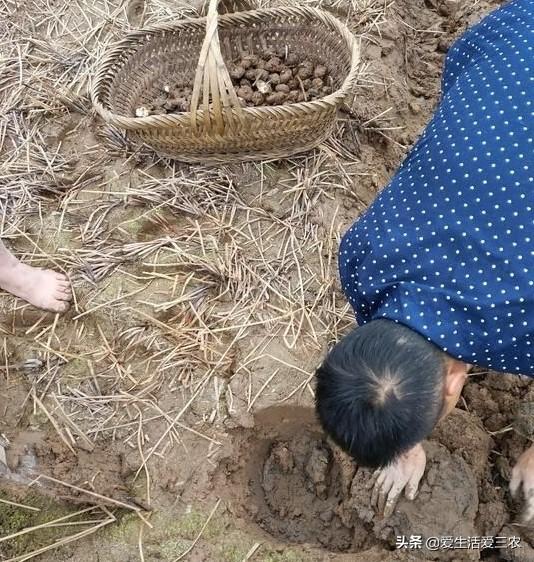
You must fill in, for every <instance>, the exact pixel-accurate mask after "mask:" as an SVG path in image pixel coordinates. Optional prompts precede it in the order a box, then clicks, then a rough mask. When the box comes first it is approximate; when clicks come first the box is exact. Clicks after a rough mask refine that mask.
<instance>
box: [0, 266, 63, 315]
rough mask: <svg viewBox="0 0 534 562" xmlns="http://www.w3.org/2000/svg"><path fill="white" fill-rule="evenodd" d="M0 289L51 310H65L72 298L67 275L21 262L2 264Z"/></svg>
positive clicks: (0, 268) (0, 267)
mask: <svg viewBox="0 0 534 562" xmlns="http://www.w3.org/2000/svg"><path fill="white" fill-rule="evenodd" d="M0 289H3V290H4V291H7V292H8V293H11V294H12V295H15V296H16V297H19V298H21V299H24V300H25V301H27V302H29V303H30V304H33V305H34V306H37V307H38V308H42V309H44V310H49V311H51V312H65V311H66V310H67V309H68V308H69V303H70V300H71V299H72V291H71V289H70V283H69V280H68V279H67V277H66V276H65V275H63V274H62V273H57V272H55V271H51V270H49V269H38V268H36V267H30V266H29V265H25V264H23V263H20V262H16V263H14V264H10V265H5V266H4V265H2V266H0Z"/></svg>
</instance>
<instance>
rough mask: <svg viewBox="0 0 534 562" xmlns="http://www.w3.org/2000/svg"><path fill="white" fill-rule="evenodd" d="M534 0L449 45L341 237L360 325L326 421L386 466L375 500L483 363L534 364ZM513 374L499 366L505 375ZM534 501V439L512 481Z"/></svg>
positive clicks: (337, 436)
mask: <svg viewBox="0 0 534 562" xmlns="http://www.w3.org/2000/svg"><path fill="white" fill-rule="evenodd" d="M533 24H534V0H514V1H512V2H510V3H508V4H506V5H505V6H504V7H502V8H500V9H498V10H496V11H495V12H493V13H491V14H490V15H489V16H487V17H486V18H485V19H484V20H482V22H480V23H479V24H478V25H476V26H474V27H472V28H471V29H469V30H468V31H467V32H466V33H465V34H464V35H463V36H462V37H461V38H460V39H459V40H458V41H457V42H456V43H455V44H454V45H453V46H452V48H451V49H450V51H449V53H448V55H447V58H446V62H445V68H444V74H443V78H442V97H441V100H440V103H439V106H438V107H437V109H436V112H435V114H434V116H433V118H432V119H431V121H430V123H429V124H428V126H427V127H426V129H425V131H424V132H423V134H422V136H421V137H420V139H419V140H418V141H417V143H416V144H415V145H414V147H413V148H412V149H411V150H410V152H409V154H408V156H407V157H406V159H405V160H404V162H403V163H402V165H401V167H400V169H399V170H398V172H397V173H396V175H395V176H394V178H393V179H392V181H391V182H390V184H389V186H388V187H387V188H386V189H384V190H383V191H382V192H381V194H380V195H379V196H378V197H377V199H376V200H375V201H374V202H373V204H372V205H371V206H370V207H369V209H368V210H367V211H366V212H365V214H364V215H363V216H362V217H361V218H360V219H359V220H358V221H357V222H356V223H355V224H354V225H353V226H352V227H351V228H350V229H349V230H348V232H347V233H346V234H345V236H344V237H343V239H342V242H341V246H340V250H339V269H340V277H341V282H342V286H343V289H344V292H345V293H346V295H347V297H348V300H349V302H350V303H351V305H352V306H353V308H354V310H355V313H356V319H357V322H358V324H359V325H360V326H359V327H358V328H356V329H354V330H353V331H352V332H351V333H349V334H348V335H347V336H346V337H344V338H343V339H341V341H340V342H339V343H337V345H336V346H335V347H334V348H333V349H332V350H331V352H330V353H329V354H328V356H327V357H326V359H325V360H324V362H323V364H322V365H321V366H320V367H319V369H318V370H317V375H316V379H317V381H316V382H317V385H316V409H317V413H318V417H319V420H320V422H321V423H322V425H323V427H324V429H325V431H326V432H327V433H328V434H330V436H331V437H332V438H333V439H334V441H335V442H337V443H338V444H339V445H340V446H341V447H342V448H343V449H345V450H346V451H348V452H349V453H350V454H351V455H352V456H353V457H354V459H355V460H356V462H357V463H358V464H359V465H363V466H368V467H376V468H379V469H380V470H379V471H378V478H377V480H376V483H375V487H374V491H373V501H374V502H376V501H377V500H378V504H379V506H383V505H384V504H385V514H386V515H389V514H390V513H391V512H392V511H393V508H394V505H395V502H396V499H397V498H398V496H399V494H400V493H401V492H402V491H403V490H405V492H406V495H407V497H408V498H410V499H413V498H414V497H415V494H416V492H417V488H418V484H419V481H420V479H421V477H422V475H423V473H424V470H425V463H426V458H425V452H424V450H423V447H422V446H421V441H422V440H423V439H425V438H426V437H427V436H428V435H429V434H430V433H431V432H432V430H433V428H434V426H435V425H436V423H437V422H438V421H439V420H440V419H442V418H443V417H444V416H446V415H447V414H448V413H449V412H450V411H451V410H452V409H453V408H454V406H455V404H456V403H457V401H458V399H459V396H460V394H461V391H462V388H463V385H464V383H465V381H466V378H467V373H468V371H469V369H470V368H471V366H472V365H478V366H482V367H485V368H488V369H491V370H494V371H498V372H502V373H512V374H522V375H529V376H534V345H533V342H534V334H533V325H534V286H533V285H534V281H533V280H534V211H533V208H534V178H533V176H534V163H533V154H534V146H533V143H532V138H533V134H532V132H533V129H534V117H533V115H534V114H533V110H534V99H533V97H534V95H533V93H534V52H533V47H534V37H533V35H534V26H533ZM503 376H504V375H503ZM521 486H522V488H523V491H524V494H525V497H526V499H527V510H526V513H525V518H526V519H527V520H528V519H530V518H532V517H533V516H534V446H533V447H531V448H530V449H528V450H527V451H526V452H525V453H523V455H522V456H521V457H520V458H519V460H518V462H517V464H516V466H515V467H514V469H513V472H512V479H511V482H510V487H511V491H512V493H515V492H516V491H517V490H518V489H519V488H520V487H521Z"/></svg>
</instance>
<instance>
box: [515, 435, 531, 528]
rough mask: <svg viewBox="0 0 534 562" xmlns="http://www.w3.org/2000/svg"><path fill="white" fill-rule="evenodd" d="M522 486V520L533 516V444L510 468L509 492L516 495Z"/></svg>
mask: <svg viewBox="0 0 534 562" xmlns="http://www.w3.org/2000/svg"><path fill="white" fill-rule="evenodd" d="M521 487H522V488H523V494H524V496H525V502H526V509H525V513H524V515H523V520H524V522H525V523H526V522H528V521H530V520H531V519H532V518H533V517H534V445H532V446H531V447H530V448H529V449H527V450H526V451H525V452H524V453H523V454H522V455H521V456H520V457H519V459H518V461H517V464H516V465H515V466H514V468H513V470H512V478H511V480H510V492H511V493H512V496H516V494H517V492H518V491H519V489H520V488H521Z"/></svg>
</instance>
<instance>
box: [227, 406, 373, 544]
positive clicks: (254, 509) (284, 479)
mask: <svg viewBox="0 0 534 562" xmlns="http://www.w3.org/2000/svg"><path fill="white" fill-rule="evenodd" d="M240 438H241V440H242V441H241V443H245V445H241V459H240V460H241V465H240V468H239V469H238V471H237V478H236V477H235V476H236V475H234V477H233V482H234V483H235V484H236V485H237V486H242V490H241V492H240V494H239V495H240V496H241V502H242V509H243V511H244V512H245V516H246V517H247V519H248V520H249V521H252V522H253V523H254V524H255V525H257V526H259V527H260V528H261V529H262V530H263V531H265V532H267V533H268V534H269V535H271V536H272V537H274V538H276V539H278V540H279V541H281V542H287V543H291V544H307V545H310V546H315V547H320V548H322V549H326V550H329V551H332V552H354V551H359V550H362V549H363V548H366V547H368V546H372V545H373V544H377V542H378V541H377V540H376V538H375V537H374V536H373V535H372V532H369V531H370V529H367V528H366V527H365V525H364V523H362V522H361V521H359V520H358V519H356V518H355V517H346V516H345V515H346V514H345V513H344V511H343V509H342V504H343V499H344V497H345V495H346V493H347V491H348V489H347V487H346V486H345V483H347V482H348V483H349V485H350V478H351V477H352V474H351V475H350V476H349V478H347V477H346V476H347V474H346V473H347V467H346V466H344V462H343V459H342V458H341V457H340V456H339V452H338V451H336V450H334V449H333V448H332V447H331V445H330V444H329V442H328V441H327V439H326V438H325V436H324V434H323V433H322V432H321V431H320V428H319V425H318V423H317V421H316V419H315V416H314V412H313V410H311V409H307V408H281V407H275V408H268V409H266V410H264V411H262V412H260V413H259V414H258V415H257V416H256V428H255V430H254V431H253V433H252V432H251V434H250V435H249V436H248V439H247V438H246V437H245V439H243V434H241V435H240ZM236 442H238V439H236ZM227 467H229V465H227ZM350 470H351V469H350V468H349V469H348V471H349V472H350Z"/></svg>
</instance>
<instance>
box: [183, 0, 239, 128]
mask: <svg viewBox="0 0 534 562" xmlns="http://www.w3.org/2000/svg"><path fill="white" fill-rule="evenodd" d="M218 4H219V0H210V3H209V7H208V14H207V17H206V37H205V38H204V43H203V44H202V48H201V50H200V57H199V60H198V65H197V71H196V75H195V82H194V85H193V97H192V98H191V123H192V126H193V129H194V130H196V129H197V127H198V111H199V109H202V110H203V116H204V127H205V128H206V129H207V130H214V131H215V132H217V133H218V134H223V133H224V130H225V128H226V126H227V125H228V126H230V127H234V126H236V124H237V123H236V119H235V118H236V117H237V122H240V121H242V120H243V118H244V113H243V109H242V108H241V104H240V103H239V99H238V97H237V93H236V91H235V88H234V85H233V84H232V79H231V78H230V73H229V72H228V68H227V66H226V64H225V62H224V60H223V56H222V52H221V43H220V41H219V30H218V20H219V15H218V13H217V6H218ZM210 101H211V111H210Z"/></svg>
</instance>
